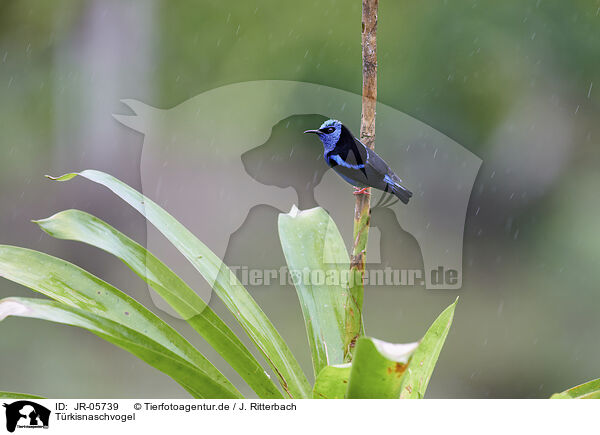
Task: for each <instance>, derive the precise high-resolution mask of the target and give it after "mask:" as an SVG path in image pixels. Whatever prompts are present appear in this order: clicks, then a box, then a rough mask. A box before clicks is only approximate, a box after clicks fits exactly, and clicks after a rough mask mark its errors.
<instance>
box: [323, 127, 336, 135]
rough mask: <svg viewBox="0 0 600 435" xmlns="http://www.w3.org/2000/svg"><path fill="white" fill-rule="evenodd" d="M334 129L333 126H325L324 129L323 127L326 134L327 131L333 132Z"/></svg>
mask: <svg viewBox="0 0 600 435" xmlns="http://www.w3.org/2000/svg"><path fill="white" fill-rule="evenodd" d="M334 131H335V128H333V127H328V128H326V129H325V132H326V133H327V134H329V133H333V132H334Z"/></svg>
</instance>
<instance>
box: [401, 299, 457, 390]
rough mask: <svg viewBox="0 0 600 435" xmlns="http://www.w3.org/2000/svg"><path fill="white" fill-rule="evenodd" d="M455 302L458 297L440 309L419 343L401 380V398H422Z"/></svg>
mask: <svg viewBox="0 0 600 435" xmlns="http://www.w3.org/2000/svg"><path fill="white" fill-rule="evenodd" d="M457 302H458V298H456V301H454V303H453V304H452V305H450V306H449V307H448V308H446V309H445V310H444V311H442V314H440V315H439V316H438V318H437V319H436V320H435V322H433V324H432V325H431V326H430V327H429V330H428V331H427V333H426V334H425V336H424V337H423V339H422V340H421V342H420V343H419V347H418V348H417V350H416V351H415V353H414V355H413V356H412V358H411V360H410V364H409V365H408V370H407V373H406V376H405V377H404V380H403V382H402V391H401V393H400V398H401V399H422V398H423V396H424V395H425V390H427V385H428V384H429V380H430V379H431V374H432V373H433V369H434V368H435V364H436V362H437V360H438V357H439V356H440V352H441V350H442V347H443V346H444V342H445V341H446V337H447V336H448V332H449V331H450V326H451V325H452V319H453V318H454V309H455V308H456V303H457Z"/></svg>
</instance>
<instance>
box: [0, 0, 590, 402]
mask: <svg viewBox="0 0 600 435" xmlns="http://www.w3.org/2000/svg"><path fill="white" fill-rule="evenodd" d="M360 14H361V11H360V1H358V0H352V1H349V0H346V1H306V2H275V1H247V2H233V1H196V2H192V1H155V0H154V1H151V0H138V1H121V0H95V1H91V0H88V1H81V0H77V1H76V0H55V1H53V2H47V1H42V0H38V1H31V0H1V1H0V147H1V148H0V150H1V153H0V243H3V244H15V245H20V246H26V247H29V248H33V249H37V250H41V251H44V252H48V253H51V254H53V255H57V256H60V257H62V258H65V259H67V260H69V261H73V262H75V263H76V264H78V265H80V266H82V267H84V268H86V269H88V270H90V271H91V272H92V273H95V274H97V275H99V276H101V277H103V278H104V279H105V280H107V281H109V282H111V283H112V284H114V285H116V286H117V287H119V288H121V289H124V290H125V291H126V292H127V293H129V294H130V295H132V296H134V297H135V298H136V299H138V300H139V301H141V302H142V303H144V304H146V305H148V306H149V307H150V308H151V309H153V306H152V304H151V300H150V296H149V295H148V291H147V288H146V287H145V285H143V284H142V282H141V281H139V280H138V279H137V277H135V276H134V275H133V274H132V273H129V271H128V270H127V269H126V268H125V267H124V266H123V265H122V264H121V263H120V262H119V261H118V260H115V259H113V258H111V257H110V256H108V255H106V254H103V253H99V252H97V251H95V250H93V249H91V248H88V247H85V246H81V245H77V244H75V243H71V242H63V241H56V240H53V239H51V238H50V237H48V236H45V235H43V234H42V233H41V231H40V230H39V229H38V228H37V227H36V226H35V225H34V224H32V223H30V222H29V221H30V219H35V218H43V217H47V216H49V215H51V214H53V213H55V212H57V211H59V210H62V209H65V208H79V209H83V210H85V211H88V212H91V213H94V214H96V215H98V216H99V217H101V218H102V219H104V220H106V221H108V222H110V223H111V224H112V225H114V226H116V227H117V228H119V229H120V230H121V231H123V232H125V233H127V234H129V235H131V236H132V237H134V238H135V239H136V240H138V241H142V242H143V241H144V237H145V231H146V226H145V223H144V221H143V219H141V218H140V217H139V216H138V215H136V213H135V212H134V211H132V210H131V209H130V208H128V207H126V206H124V205H123V204H122V203H121V202H119V201H118V200H117V199H115V198H114V197H113V196H112V195H111V194H109V193H107V192H106V191H104V190H102V189H98V188H96V187H95V186H92V185H91V184H89V183H88V184H86V183H83V182H72V183H67V184H62V185H57V184H52V183H50V182H48V181H46V180H45V179H44V178H43V175H44V174H46V173H50V174H54V175H57V174H61V173H64V172H68V171H72V170H79V169H84V168H95V169H99V170H103V171H106V172H109V173H111V174H113V175H115V176H117V177H118V178H120V179H122V180H123V181H125V182H127V183H129V184H130V185H133V186H134V187H137V188H140V175H139V164H140V153H141V147H142V142H143V138H142V136H140V135H139V134H137V133H135V132H133V131H131V130H129V129H127V128H126V127H124V126H122V125H120V124H118V123H117V122H116V121H115V120H114V119H113V118H112V116H111V115H112V114H113V113H123V112H124V109H123V106H122V105H121V103H120V102H119V100H120V99H123V98H136V99H139V100H141V101H144V102H146V103H148V104H151V105H153V106H156V107H161V108H170V107H173V106H175V105H177V104H179V103H181V102H183V101H185V100H187V99H189V98H191V97H193V96H196V95H197V94H199V93H201V92H203V91H206V90H209V89H212V88H215V87H218V86H222V85H226V84H231V83H236V82H241V81H248V80H261V79H284V80H297V81H307V82H313V83H320V84H324V85H328V86H332V87H336V88H340V89H344V90H348V91H351V92H355V93H360V89H361V80H362V78H361V57H360V56H361V54H360ZM599 14H600V1H598V0H573V1H569V2H567V1H560V0H554V1H551V0H531V1H529V0H505V1H502V2H499V1H491V0H490V1H463V0H439V1H433V0H432V1H427V2H416V1H398V0H393V1H392V0H381V2H380V9H379V32H378V57H379V74H378V77H379V82H378V83H379V100H380V101H381V102H383V103H385V104H388V105H390V106H392V107H394V108H396V109H398V110H400V111H402V112H405V113H407V114H409V115H411V116H413V117H415V118H417V119H419V120H421V121H423V122H425V123H426V124H428V125H430V126H432V127H434V128H435V129H437V130H438V131H441V132H443V133H444V134H446V135H447V136H449V137H450V138H452V139H454V140H455V141H457V142H458V143H460V144H462V145H463V146H465V147H466V148H468V149H469V150H470V151H472V152H473V153H475V154H477V155H478V156H479V157H480V158H482V159H483V166H482V168H481V170H480V172H479V175H478V178H477V181H476V183H475V186H474V188H473V193H472V196H471V202H470V206H469V209H468V212H467V221H466V228H465V240H464V277H463V283H464V285H463V288H462V289H461V290H460V291H427V290H424V289H423V288H422V287H419V288H401V289H397V288H382V287H378V288H375V289H367V296H366V307H365V311H366V313H365V319H366V320H365V321H366V328H367V330H368V332H369V334H370V335H373V336H375V337H379V338H382V339H386V340H389V341H395V342H407V341H413V340H415V339H417V338H418V337H420V336H422V334H423V333H424V331H425V329H426V328H427V326H428V325H429V324H430V323H431V322H432V321H433V319H434V318H435V317H436V316H437V314H438V313H439V312H441V310H442V309H443V308H444V307H445V306H447V305H448V304H449V303H450V302H451V301H452V300H453V299H454V298H455V297H456V295H460V297H461V299H460V303H459V305H458V308H457V311H456V317H455V323H454V327H453V329H452V331H451V333H450V335H449V338H448V341H447V342H446V346H445V348H444V350H443V352H442V354H441V357H440V360H439V364H438V367H437V369H436V372H435V373H434V376H433V378H432V381H431V384H430V388H429V391H428V396H429V397H439V398H442V397H443V398H451V397H454V398H462V397H464V398H485V397H490V398H494V397H496V398H498V397H515V398H516V397H519V398H520V397H523V398H535V397H548V396H549V395H550V394H551V393H554V392H557V391H561V390H563V389H565V388H567V387H570V386H572V385H575V384H579V383H581V382H584V381H586V380H589V379H592V378H596V377H599V376H600V371H599V367H600V349H599V345H598V343H599V340H598V337H599V336H600V316H599V315H598V313H599V307H600V285H599V281H596V278H597V277H598V271H599V270H600V269H599V266H600V232H598V230H597V225H598V222H599V219H598V218H599V217H600V195H599V192H600V147H599V146H598V144H599V140H598V137H599V136H600V123H599V122H598V120H599V117H600V15H599ZM190 164H193V163H190ZM251 291H252V292H253V295H255V297H256V298H257V299H258V301H259V303H260V304H261V306H263V307H264V308H265V311H266V312H267V313H268V314H269V315H270V316H272V318H273V321H274V323H275V324H276V326H277V327H278V328H279V329H280V331H281V332H282V334H283V336H284V337H285V338H286V339H288V340H289V341H290V344H291V346H292V348H293V349H294V351H295V353H296V355H297V357H298V358H299V359H300V361H301V363H302V365H303V367H304V368H306V369H307V371H309V370H310V369H309V368H310V357H309V354H308V349H307V346H306V338H305V336H304V331H303V326H302V318H301V313H300V310H299V307H298V303H297V298H296V295H295V293H294V290H293V288H290V287H285V288H281V289H277V291H278V294H277V297H273V294H272V292H273V291H275V290H273V289H260V288H259V289H252V290H251ZM8 295H19V296H33V295H34V294H32V292H31V291H29V290H27V289H25V288H22V287H19V286H17V285H14V284H12V283H10V282H8V281H1V282H0V296H2V297H4V296H8ZM215 299H216V298H213V301H212V302H211V305H215V309H216V310H217V311H218V312H220V313H222V312H223V309H222V307H220V306H219V304H218V301H216V300H215ZM155 311H156V310H155ZM163 317H165V316H164V315H163ZM167 320H168V321H169V322H171V323H172V324H173V325H174V326H176V327H177V328H178V329H179V330H181V331H183V332H184V333H185V335H186V336H188V337H189V339H190V340H191V341H192V342H194V344H197V345H198V346H199V347H200V348H201V349H202V350H203V351H205V352H206V354H207V356H208V357H209V358H210V359H212V360H214V361H215V363H216V364H217V365H218V366H219V367H220V368H222V369H223V371H224V373H225V374H226V375H229V376H231V378H232V379H234V381H238V380H239V378H237V377H236V376H235V375H234V374H233V373H232V371H231V370H230V369H228V368H227V367H226V366H225V365H224V364H223V363H222V361H221V360H220V359H219V358H218V357H217V356H215V354H214V353H213V352H212V351H211V350H210V349H207V348H206V346H205V345H204V344H203V343H202V342H201V340H200V339H199V338H198V337H196V336H194V334H193V332H191V331H190V329H189V328H187V326H186V324H185V323H184V322H183V321H181V320H177V319H174V318H167ZM0 368H1V369H0V390H9V391H11V390H13V391H23V392H28V393H34V394H41V395H47V396H51V397H90V398H91V397H187V396H186V394H185V392H184V391H183V390H182V389H181V388H179V387H178V386H177V385H176V384H175V383H174V382H171V381H170V380H169V378H167V377H166V376H164V375H162V374H161V373H159V372H157V371H155V370H154V369H152V368H150V367H147V366H145V365H144V364H143V363H141V362H140V361H138V360H136V359H135V358H134V357H132V356H130V355H129V354H127V353H126V352H124V351H121V350H119V349H116V348H114V347H112V346H111V345H109V344H107V343H105V342H103V341H102V340H100V339H98V338H97V337H95V336H93V335H91V334H88V333H86V332H84V331H80V330H75V329H73V328H68V327H61V326H58V325H52V324H48V323H44V322H41V321H36V320H26V319H13V318H10V319H8V320H6V321H4V322H2V323H0ZM242 388H243V387H242ZM243 391H245V392H247V390H243Z"/></svg>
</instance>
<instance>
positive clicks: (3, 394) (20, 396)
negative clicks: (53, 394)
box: [0, 391, 45, 399]
mask: <svg viewBox="0 0 600 435" xmlns="http://www.w3.org/2000/svg"><path fill="white" fill-rule="evenodd" d="M0 399H45V397H42V396H34V395H33V394H24V393H11V392H10V391H0Z"/></svg>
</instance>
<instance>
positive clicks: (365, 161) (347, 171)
mask: <svg viewBox="0 0 600 435" xmlns="http://www.w3.org/2000/svg"><path fill="white" fill-rule="evenodd" d="M304 133H314V134H316V135H317V136H319V139H321V142H323V149H324V150H323V157H324V158H325V162H326V163H327V164H328V165H329V166H330V167H332V168H333V170H334V171H335V172H337V173H338V174H339V175H340V176H341V177H342V178H343V179H344V180H346V181H347V182H348V183H350V184H352V185H353V186H358V187H362V189H358V190H356V191H355V192H354V193H355V194H360V193H366V189H367V188H369V187H373V188H375V189H378V190H382V191H384V192H391V193H393V194H394V195H396V196H397V197H398V198H399V199H400V201H402V202H403V203H404V204H408V200H409V199H410V198H411V196H412V192H411V191H410V190H408V189H407V188H405V187H404V186H402V184H401V183H402V180H401V179H400V178H399V177H398V176H397V175H396V174H395V173H394V171H392V170H391V168H390V167H389V165H388V164H387V163H386V162H385V161H384V160H383V159H382V158H381V157H379V155H377V153H375V151H373V150H370V149H369V148H367V147H366V146H365V145H364V144H363V143H362V142H361V141H360V140H358V139H357V138H355V137H354V136H353V135H352V133H351V132H350V130H348V128H347V127H346V126H345V125H344V124H342V123H341V122H340V121H337V120H335V119H328V120H327V121H325V122H324V123H323V124H322V125H321V127H319V129H318V130H306V131H305V132H304Z"/></svg>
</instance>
